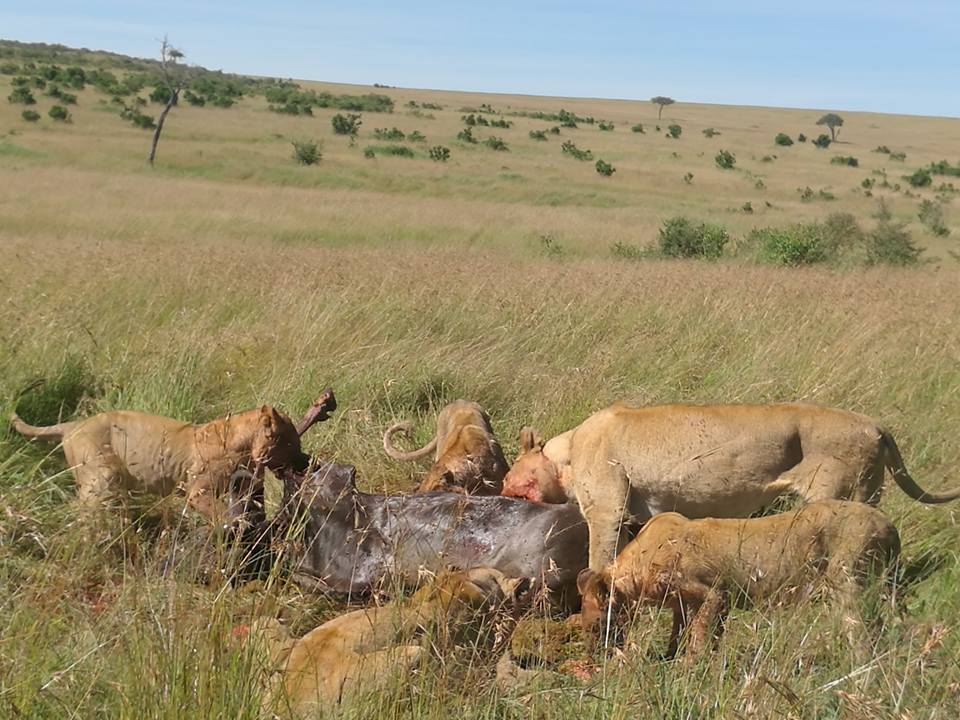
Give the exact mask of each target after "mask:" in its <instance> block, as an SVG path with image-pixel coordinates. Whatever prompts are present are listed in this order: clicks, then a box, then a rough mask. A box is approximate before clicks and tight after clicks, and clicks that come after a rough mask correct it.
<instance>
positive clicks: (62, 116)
mask: <svg viewBox="0 0 960 720" xmlns="http://www.w3.org/2000/svg"><path fill="white" fill-rule="evenodd" d="M47 115H49V116H50V117H52V118H53V119H54V120H59V121H60V122H67V121H68V120H69V119H70V112H69V111H68V110H67V109H66V108H65V107H64V106H63V105H54V106H53V107H52V108H50V110H49V112H47Z"/></svg>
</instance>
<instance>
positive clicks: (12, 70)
mask: <svg viewBox="0 0 960 720" xmlns="http://www.w3.org/2000/svg"><path fill="white" fill-rule="evenodd" d="M18 72H20V66H19V65H17V64H16V63H12V62H5V63H3V64H2V65H0V75H16V74H17V73H18Z"/></svg>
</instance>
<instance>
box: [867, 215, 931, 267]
mask: <svg viewBox="0 0 960 720" xmlns="http://www.w3.org/2000/svg"><path fill="white" fill-rule="evenodd" d="M922 252H923V249H922V248H918V247H917V246H916V245H914V244H913V239H912V238H911V237H910V233H909V231H908V230H907V229H906V225H905V224H904V223H895V222H891V221H889V220H881V221H880V222H879V223H877V227H876V228H874V229H873V230H872V231H871V232H870V233H868V234H867V236H866V253H867V262H868V263H869V264H872V265H876V264H886V265H913V264H914V263H916V262H917V261H918V260H919V259H920V254H921V253H922Z"/></svg>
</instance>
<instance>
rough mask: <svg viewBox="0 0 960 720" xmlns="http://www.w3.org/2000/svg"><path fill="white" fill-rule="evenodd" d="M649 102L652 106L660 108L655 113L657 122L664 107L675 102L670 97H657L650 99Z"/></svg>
mask: <svg viewBox="0 0 960 720" xmlns="http://www.w3.org/2000/svg"><path fill="white" fill-rule="evenodd" d="M650 102H652V103H653V104H654V105H659V106H660V111H659V112H658V113H657V120H659V119H660V118H661V117H662V116H663V108H664V107H666V106H667V105H673V104H674V103H675V102H676V100H674V99H673V98H671V97H665V96H663V95H657V96H656V97H652V98H650Z"/></svg>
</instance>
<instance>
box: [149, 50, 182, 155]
mask: <svg viewBox="0 0 960 720" xmlns="http://www.w3.org/2000/svg"><path fill="white" fill-rule="evenodd" d="M182 57H183V53H182V52H180V51H179V50H177V49H176V48H175V47H173V46H171V45H170V43H169V42H167V38H166V37H164V38H163V42H162V43H161V44H160V81H161V82H162V83H163V86H165V87H166V89H167V92H168V93H169V95H168V96H167V102H166V104H165V105H164V106H163V110H161V111H160V117H158V118H157V126H156V127H155V128H154V130H153V138H152V139H151V141H150V155H149V156H147V162H148V163H150V165H151V166H152V165H153V161H154V160H155V159H156V157H157V143H159V142H160V133H162V132H163V123H164V121H165V120H166V119H167V114H168V113H169V112H170V110H171V109H173V106H174V105H176V104H177V100H178V99H179V98H180V91H181V90H183V89H184V88H185V87H186V86H187V75H186V73H185V72H184V68H183V66H182V65H179V64H178V62H177V61H178V60H180V59H181V58H182ZM154 92H156V91H154Z"/></svg>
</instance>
